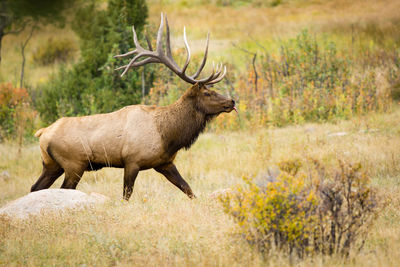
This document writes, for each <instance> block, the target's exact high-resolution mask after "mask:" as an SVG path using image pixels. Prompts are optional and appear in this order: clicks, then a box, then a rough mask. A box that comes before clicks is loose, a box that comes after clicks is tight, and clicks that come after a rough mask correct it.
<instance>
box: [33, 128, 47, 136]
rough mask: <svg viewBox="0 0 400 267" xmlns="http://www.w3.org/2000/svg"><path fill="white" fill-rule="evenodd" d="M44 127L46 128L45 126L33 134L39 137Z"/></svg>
mask: <svg viewBox="0 0 400 267" xmlns="http://www.w3.org/2000/svg"><path fill="white" fill-rule="evenodd" d="M45 129H46V128H42V129H39V130H38V131H37V132H36V133H35V136H36V137H40V136H41V135H42V133H43V131H44V130H45Z"/></svg>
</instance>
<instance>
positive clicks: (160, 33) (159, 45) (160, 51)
mask: <svg viewBox="0 0 400 267" xmlns="http://www.w3.org/2000/svg"><path fill="white" fill-rule="evenodd" d="M163 29H164V16H163V13H161V22H160V27H159V28H158V32H157V47H156V51H157V54H158V56H161V55H164V49H163V46H162V36H163Z"/></svg>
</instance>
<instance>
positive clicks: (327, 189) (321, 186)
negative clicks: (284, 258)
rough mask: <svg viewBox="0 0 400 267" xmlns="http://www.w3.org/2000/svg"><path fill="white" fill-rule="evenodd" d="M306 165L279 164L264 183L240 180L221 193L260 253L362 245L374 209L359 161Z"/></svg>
mask: <svg viewBox="0 0 400 267" xmlns="http://www.w3.org/2000/svg"><path fill="white" fill-rule="evenodd" d="M307 164H308V168H307V174H306V173H305V172H302V171H299V166H301V163H300V162H299V161H288V162H284V163H282V164H280V166H281V174H280V175H279V176H278V177H277V178H276V179H275V180H273V181H270V182H268V183H267V185H266V186H260V185H257V183H255V182H254V181H251V180H249V179H244V180H245V182H246V186H239V187H237V188H236V190H234V191H233V192H231V193H228V194H226V195H224V196H221V197H220V200H221V202H222V204H223V206H224V210H225V212H226V213H228V214H229V215H231V216H233V218H234V219H235V221H236V222H237V223H238V225H239V231H240V234H241V235H242V236H243V237H244V238H245V239H246V240H247V241H248V242H249V243H250V244H251V245H254V246H255V247H256V248H258V249H259V250H260V251H261V252H263V253H269V252H270V251H271V250H273V249H275V250H279V251H283V252H284V253H288V254H290V255H296V256H298V257H300V258H302V257H304V256H306V255H312V254H328V255H332V254H340V255H348V254H349V253H350V251H351V249H352V248H354V249H360V248H361V247H362V246H363V244H364V241H365V238H366V234H367V232H368V230H369V226H370V224H371V223H372V221H373V220H374V218H375V217H376V213H377V211H378V200H377V197H376V193H375V192H374V190H373V189H372V188H371V186H370V185H369V183H368V177H367V176H366V174H365V173H364V172H362V171H361V165H360V164H355V165H352V164H345V163H342V162H339V166H338V168H337V169H336V170H334V171H333V172H331V173H329V172H327V171H326V170H325V168H324V167H323V166H321V165H320V164H319V163H318V162H317V161H310V162H307ZM310 166H312V168H311V167H310Z"/></svg>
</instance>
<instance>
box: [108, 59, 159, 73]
mask: <svg viewBox="0 0 400 267" xmlns="http://www.w3.org/2000/svg"><path fill="white" fill-rule="evenodd" d="M160 62H161V61H160V60H159V59H157V58H154V57H148V58H145V59H143V60H141V61H139V62H134V63H133V64H132V65H131V66H130V68H132V67H140V66H142V65H145V64H148V63H160ZM128 66H129V64H127V65H124V66H121V67H118V68H116V69H115V70H121V69H125V68H126V67H128Z"/></svg>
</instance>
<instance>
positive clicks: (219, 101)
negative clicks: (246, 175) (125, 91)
mask: <svg viewBox="0 0 400 267" xmlns="http://www.w3.org/2000/svg"><path fill="white" fill-rule="evenodd" d="M165 24H166V52H165V51H164V48H163V29H164V16H163V14H162V13H161V23H160V27H159V29H158V33H157V42H156V44H157V47H156V49H155V50H153V47H152V45H151V43H150V41H149V38H147V37H146V41H147V45H148V48H149V49H148V50H147V49H144V48H143V47H142V46H141V45H140V44H139V42H138V39H137V35H136V32H135V28H134V26H132V31H133V41H134V43H135V46H136V49H135V50H133V51H130V52H128V53H125V54H121V55H117V56H115V57H116V58H121V57H127V56H131V55H135V54H136V55H135V56H134V57H133V58H132V59H131V61H130V62H129V63H128V64H127V65H125V66H121V67H119V68H117V70H120V69H124V71H123V72H122V74H121V76H123V75H124V74H125V73H126V72H127V71H128V70H129V69H130V68H132V67H139V66H143V65H145V64H149V63H162V64H164V65H165V66H166V67H168V68H169V69H170V70H172V71H173V72H174V73H175V74H176V75H178V76H179V77H180V78H181V79H182V80H184V81H186V82H188V83H190V84H193V86H192V87H190V88H189V89H188V90H187V91H186V93H185V94H184V95H183V96H182V97H183V98H186V99H187V100H188V101H190V102H192V104H193V106H194V107H195V108H196V109H198V111H200V112H203V113H204V114H205V115H211V116H213V115H218V114H220V113H222V112H231V111H232V110H235V111H236V112H237V110H236V107H235V101H234V100H232V99H229V98H227V97H225V96H223V95H221V94H218V93H217V92H215V91H212V90H210V88H209V87H208V85H213V84H215V83H218V82H219V81H221V80H222V79H223V78H224V76H225V74H226V66H223V65H222V64H219V65H218V66H217V68H215V65H214V64H213V70H212V72H211V74H210V75H209V76H207V77H205V78H202V79H197V77H199V76H200V73H201V71H202V70H203V68H204V66H205V64H206V61H207V54H208V43H209V37H210V33H208V35H207V41H206V49H205V52H204V58H203V61H202V63H201V64H200V67H199V68H198V69H197V71H196V72H195V73H194V74H193V75H187V74H186V70H187V67H188V65H189V62H190V48H189V45H188V42H187V38H186V29H185V28H183V40H184V43H185V48H186V52H187V57H186V61H185V64H184V65H183V67H182V68H180V67H179V66H178V64H177V63H176V62H175V60H174V59H173V57H172V52H171V51H172V49H171V42H170V31H169V25H168V19H167V17H166V16H165ZM139 59H141V60H140V61H139Z"/></svg>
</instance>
